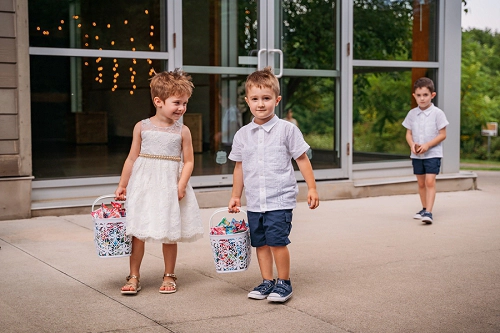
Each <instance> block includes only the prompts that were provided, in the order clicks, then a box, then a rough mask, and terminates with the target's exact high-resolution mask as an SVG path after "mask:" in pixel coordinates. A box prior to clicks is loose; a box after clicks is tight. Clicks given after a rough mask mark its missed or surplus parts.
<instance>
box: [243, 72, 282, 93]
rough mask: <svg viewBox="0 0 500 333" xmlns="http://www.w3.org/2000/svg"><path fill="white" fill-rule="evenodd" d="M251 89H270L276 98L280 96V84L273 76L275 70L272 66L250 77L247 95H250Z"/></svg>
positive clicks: (246, 90)
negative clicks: (249, 90)
mask: <svg viewBox="0 0 500 333" xmlns="http://www.w3.org/2000/svg"><path fill="white" fill-rule="evenodd" d="M250 87H257V88H270V89H272V90H273V91H274V93H275V94H276V96H279V95H280V83H279V82H278V79H277V78H276V76H275V75H274V74H273V70H272V68H271V67H270V66H267V67H266V68H264V69H262V70H258V71H255V72H253V73H252V74H250V75H248V77H247V81H246V83H245V94H248V89H250Z"/></svg>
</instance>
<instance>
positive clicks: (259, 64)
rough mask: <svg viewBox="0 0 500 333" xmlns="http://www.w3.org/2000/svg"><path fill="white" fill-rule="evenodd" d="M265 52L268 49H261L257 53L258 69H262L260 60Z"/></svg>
mask: <svg viewBox="0 0 500 333" xmlns="http://www.w3.org/2000/svg"><path fill="white" fill-rule="evenodd" d="M264 52H266V49H260V50H259V52H258V53H257V70H259V71H260V70H261V69H262V66H261V62H260V55H261V54H262V53H264Z"/></svg>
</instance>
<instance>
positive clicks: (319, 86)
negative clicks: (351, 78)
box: [280, 77, 340, 169]
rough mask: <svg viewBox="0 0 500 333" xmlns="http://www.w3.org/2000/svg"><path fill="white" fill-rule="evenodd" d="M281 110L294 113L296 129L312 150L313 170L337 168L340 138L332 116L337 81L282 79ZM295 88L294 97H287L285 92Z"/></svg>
mask: <svg viewBox="0 0 500 333" xmlns="http://www.w3.org/2000/svg"><path fill="white" fill-rule="evenodd" d="M280 83H281V86H282V92H281V93H282V96H287V98H286V100H285V98H283V100H282V102H281V103H280V104H282V105H281V108H282V109H284V110H286V111H285V112H284V115H283V116H282V118H283V119H286V117H287V113H288V111H289V110H291V111H292V112H293V118H294V119H296V121H297V124H298V127H299V128H300V130H301V131H302V133H303V134H304V138H305V140H306V142H307V143H308V144H309V145H310V146H311V149H312V156H313V158H312V160H311V163H312V165H313V168H315V169H328V168H338V167H340V160H339V156H340V155H339V149H340V148H339V142H338V141H339V139H338V138H339V136H340V133H336V130H335V129H336V128H339V126H338V124H336V121H337V117H336V116H335V114H336V111H335V105H336V104H335V91H336V78H331V77H285V78H283V79H281V82H280ZM290 86H295V87H296V89H295V92H294V94H288V92H287V88H288V87H290Z"/></svg>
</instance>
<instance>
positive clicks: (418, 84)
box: [413, 77, 435, 94]
mask: <svg viewBox="0 0 500 333" xmlns="http://www.w3.org/2000/svg"><path fill="white" fill-rule="evenodd" d="M417 88H427V89H429V91H430V92H431V94H432V93H433V92H434V91H435V90H434V82H432V80H431V79H429V78H428V77H421V78H420V79H418V80H416V81H415V83H414V84H413V92H415V90H417Z"/></svg>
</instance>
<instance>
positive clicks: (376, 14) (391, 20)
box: [353, 0, 439, 61]
mask: <svg viewBox="0 0 500 333" xmlns="http://www.w3.org/2000/svg"><path fill="white" fill-rule="evenodd" d="M438 3H439V1H438V0H424V1H416V0H406V1H402V0H395V1H387V0H355V1H354V45H353V52H354V59H363V60H413V61H437V42H438V41H437V36H438V33H437V28H438V11H437V9H438Z"/></svg>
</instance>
